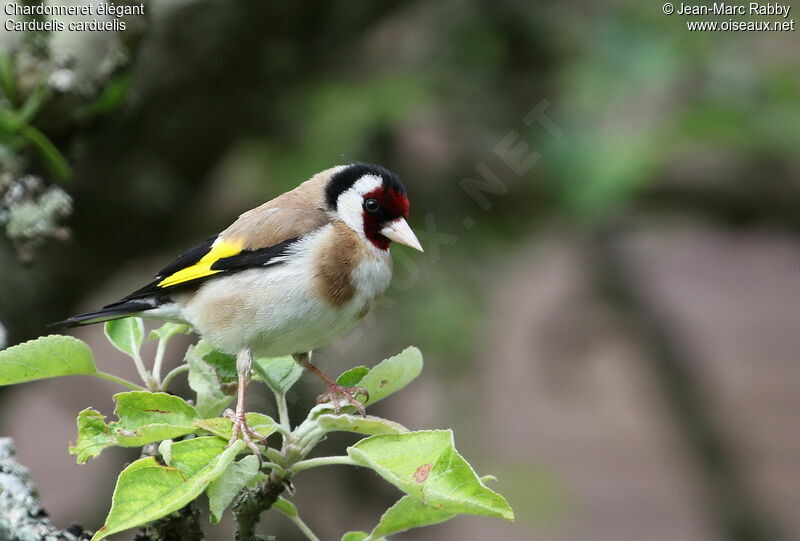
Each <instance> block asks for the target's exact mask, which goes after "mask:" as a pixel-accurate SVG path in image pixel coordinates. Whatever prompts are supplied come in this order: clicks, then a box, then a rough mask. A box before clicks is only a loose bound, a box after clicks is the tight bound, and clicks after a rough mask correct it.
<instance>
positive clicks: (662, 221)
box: [0, 0, 800, 541]
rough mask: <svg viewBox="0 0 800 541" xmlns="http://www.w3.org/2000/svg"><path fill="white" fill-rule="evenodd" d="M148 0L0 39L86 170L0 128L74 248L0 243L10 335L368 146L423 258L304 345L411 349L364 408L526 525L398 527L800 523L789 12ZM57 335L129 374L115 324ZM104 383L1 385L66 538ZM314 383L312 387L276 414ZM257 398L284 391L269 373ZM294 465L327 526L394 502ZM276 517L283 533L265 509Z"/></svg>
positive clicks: (592, 536)
mask: <svg viewBox="0 0 800 541" xmlns="http://www.w3.org/2000/svg"><path fill="white" fill-rule="evenodd" d="M284 4H287V5H284ZM147 9H148V17H147V18H146V20H139V21H129V29H128V31H126V32H125V33H123V34H112V33H98V34H90V33H73V34H70V33H66V32H65V33H60V34H53V35H51V36H47V35H38V36H33V37H30V36H27V37H26V36H21V35H20V34H18V33H11V32H0V47H2V48H3V49H4V50H6V51H10V52H11V53H13V54H16V55H18V60H19V64H20V65H21V66H23V68H24V69H22V73H23V75H25V76H27V79H25V78H24V77H22V79H23V80H22V81H21V83H20V84H21V86H22V88H23V90H24V89H25V88H26V86H25V85H28V86H27V87H28V88H29V87H32V86H33V84H32V83H31V82H30V81H31V80H36V78H37V77H41V76H42V74H45V75H47V76H48V77H49V78H47V79H45V80H46V81H47V84H48V85H49V86H50V87H51V93H50V94H49V95H48V98H47V100H46V101H45V104H44V105H43V106H42V108H41V109H40V110H39V111H38V113H37V114H36V115H35V117H34V118H33V119H32V120H31V122H32V124H33V125H34V126H36V127H37V128H38V129H39V130H41V132H42V133H44V134H46V135H47V137H49V138H50V140H51V141H52V142H53V144H54V146H55V147H56V148H58V149H59V150H60V151H61V152H62V153H63V154H64V156H65V158H66V160H67V161H68V162H69V164H70V166H71V168H72V176H71V180H69V181H66V180H65V181H59V180H58V179H57V178H56V175H55V174H54V173H53V170H54V168H53V164H52V163H50V164H48V160H52V157H48V156H46V155H41V153H40V152H38V151H37V149H36V148H33V147H30V146H28V147H26V146H25V145H15V144H14V143H13V141H14V139H13V136H14V134H13V133H6V134H4V138H3V139H0V168H2V169H1V170H0V175H5V176H4V177H3V176H0V179H2V178H4V179H5V182H6V183H8V182H14V181H15V180H18V179H19V178H21V177H22V176H23V175H26V174H33V175H35V176H37V178H41V179H42V181H43V182H44V183H45V184H46V185H49V184H53V185H55V186H60V187H61V188H62V189H63V190H64V191H65V192H66V193H67V194H69V195H70V196H71V197H72V198H73V202H74V203H73V204H74V210H73V212H72V215H71V216H70V217H69V218H67V219H66V220H63V223H65V224H66V225H68V226H69V227H70V228H71V230H72V234H71V238H70V239H69V240H68V241H66V242H56V241H51V242H46V243H43V244H42V245H41V246H38V247H36V248H37V249H36V250H35V255H34V256H33V257H31V259H32V261H31V262H30V263H29V264H22V263H21V262H20V259H19V257H18V250H19V249H20V247H21V244H24V242H22V241H20V239H19V238H13V236H12V235H9V237H10V238H5V237H4V236H0V323H2V325H3V326H4V327H5V328H6V330H7V331H8V340H9V343H12V344H13V343H16V342H19V341H22V340H26V339H30V338H33V337H36V336H38V335H41V334H45V333H47V332H49V331H48V330H47V328H46V327H45V324H46V323H48V322H50V321H55V320H58V319H62V318H64V317H65V316H68V315H70V314H73V313H76V312H79V311H81V310H84V309H88V308H91V307H93V306H96V305H101V304H104V303H106V302H109V301H111V300H114V299H115V298H117V297H119V296H120V295H122V294H125V293H127V292H129V291H130V290H132V289H134V288H135V287H138V286H139V285H141V284H142V283H143V282H144V281H146V280H147V279H148V278H149V277H150V275H152V274H153V273H154V272H155V271H156V270H157V269H158V268H160V265H161V264H163V263H164V262H166V261H167V260H169V259H171V258H172V257H173V256H175V255H176V254H177V253H179V252H180V251H181V250H183V249H185V248H186V247H187V246H190V245H192V244H193V243H194V242H196V241H199V240H201V239H203V238H206V237H207V236H208V235H209V234H212V233H213V232H215V231H216V230H218V229H219V228H221V227H224V226H225V225H227V224H228V223H229V222H230V221H231V220H232V219H233V218H234V217H235V216H237V215H238V213H240V212H242V211H243V210H245V209H247V208H250V207H252V206H255V205H256V204H258V203H260V202H262V201H264V200H267V199H269V198H271V197H273V196H275V195H277V194H279V193H280V192H282V191H284V190H287V189H290V188H292V187H294V186H295V185H296V184H298V183H299V182H300V181H302V180H304V179H306V178H308V177H309V176H311V175H312V174H313V173H315V172H317V171H318V170H321V169H324V168H327V167H330V166H331V165H334V164H338V163H347V162H351V161H366V162H374V163H380V164H382V165H384V166H386V167H388V168H390V169H392V170H394V171H396V172H397V173H399V174H400V176H401V177H402V178H403V179H404V181H405V184H406V187H407V189H408V191H409V193H410V196H411V200H412V220H411V222H412V226H413V227H414V228H415V229H416V230H417V231H418V232H419V236H420V238H421V240H422V243H423V245H424V246H425V248H426V252H425V253H424V254H417V253H411V251H408V250H405V249H404V248H394V249H393V250H394V254H395V261H396V267H395V268H396V276H395V281H394V283H393V287H392V289H391V290H390V291H389V293H388V294H387V298H386V299H385V301H384V302H383V304H382V305H381V306H380V307H379V308H378V309H377V310H376V311H375V312H373V314H372V315H371V316H370V317H369V318H368V319H367V320H366V321H365V323H364V324H363V325H362V326H361V327H359V328H358V329H357V330H356V331H355V332H354V333H353V334H351V335H350V336H348V337H346V338H344V339H342V340H341V341H339V342H338V343H336V344H334V345H332V346H331V347H329V348H327V349H325V350H322V351H320V352H319V353H318V355H317V357H316V359H317V360H318V361H319V362H320V364H321V365H322V367H323V368H324V369H326V370H329V371H331V372H334V373H335V372H337V371H341V370H344V369H345V368H347V367H349V366H352V365H354V364H362V363H363V364H368V365H369V364H374V363H375V362H377V361H379V360H380V359H382V358H384V357H387V356H389V355H391V354H394V353H396V352H398V351H399V350H400V349H402V348H403V347H405V346H406V345H409V344H414V345H416V346H418V347H419V348H420V349H421V350H422V351H423V353H424V355H425V361H426V365H425V370H424V372H423V375H422V377H420V379H419V380H417V381H416V382H415V383H413V384H412V385H411V386H410V387H409V388H408V389H406V390H404V391H403V392H401V393H399V394H397V395H395V396H394V397H392V398H391V399H389V400H387V401H386V402H385V403H381V404H380V405H379V406H377V407H376V408H375V412H374V413H376V414H378V415H383V416H387V417H390V418H393V419H396V420H397V421H399V422H402V423H404V424H406V425H407V426H409V427H410V428H412V429H422V428H436V427H452V428H454V430H455V433H456V444H457V446H458V448H459V450H460V452H461V453H462V454H463V455H464V456H465V457H467V458H468V459H469V460H470V462H471V463H472V464H473V465H474V466H475V467H476V469H477V470H478V471H479V472H480V473H482V474H485V473H494V474H496V475H497V477H498V478H499V480H498V482H497V483H496V484H495V485H494V488H496V489H497V490H498V491H499V492H501V493H502V494H504V495H506V496H507V497H508V498H509V500H510V502H511V504H512V506H513V507H514V509H515V512H516V515H517V521H516V523H515V524H514V525H508V524H504V523H501V522H500V521H493V520H490V519H483V518H457V519H454V520H453V521H451V522H448V523H445V524H443V525H440V526H434V527H431V528H426V529H421V530H415V531H411V532H408V533H406V534H403V535H401V536H398V537H401V538H404V539H409V540H411V539H415V540H429V539H496V540H527V539H538V540H546V541H584V540H585V541H605V540H607V541H620V540H626V541H627V540H647V541H682V540H687V541H694V540H709V541H717V540H742V541H744V540H754V541H771V540H784V539H785V540H790V539H798V538H800V518H798V514H797V509H798V508H800V431H798V420H800V415H799V414H800V362H798V361H800V358H799V357H800V355H798V351H800V332H798V329H799V328H800V212H798V208H799V203H800V152H798V149H799V148H800V77H799V76H798V74H799V73H800V71H799V69H800V47H798V45H800V40H798V33H797V32H707V33H699V32H689V31H687V30H686V24H685V21H686V19H684V18H681V17H679V16H677V15H673V16H671V17H668V16H665V15H663V13H662V12H661V5H660V4H656V3H652V2H634V1H633V0H620V1H613V2H580V1H568V2H553V1H549V2H548V1H543V2H527V1H523V0H500V1H492V2H489V1H484V0H462V1H458V2H456V1H439V2H423V1H412V2H396V1H389V2H380V3H367V2H357V1H354V0H349V1H336V2H328V3H324V4H322V3H312V2H302V3H299V2H298V3H292V4H291V5H288V3H283V2H273V1H263V0H249V1H241V2H235V3H234V2H222V1H212V0H197V1H194V0H183V1H180V2H178V1H171V2H167V1H164V0H162V1H158V2H156V1H153V2H148V3H147ZM793 15H794V13H790V18H791V17H792V16H793ZM55 72H58V73H60V77H61V79H58V78H56V79H55V80H54V79H53V73H55ZM3 104H4V105H3ZM4 106H5V107H9V108H11V107H12V106H13V103H10V102H9V101H8V100H7V101H6V102H0V107H4ZM0 187H2V181H0ZM51 233H52V232H51ZM56 236H58V235H56ZM23 240H24V239H23ZM22 248H23V251H24V249H26V247H25V246H22ZM23 255H25V254H23ZM76 336H79V337H80V338H82V339H85V340H87V341H88V342H89V343H90V344H91V345H92V347H93V348H94V350H95V354H96V357H97V359H98V364H99V365H100V366H101V367H102V368H103V369H105V370H107V371H110V372H114V373H118V374H125V373H126V372H127V373H128V375H130V376H132V377H133V376H134V374H135V372H134V369H133V367H132V366H129V365H128V364H127V362H126V360H125V358H123V356H122V355H121V354H118V353H116V352H115V351H114V350H112V348H111V347H110V346H109V345H108V344H107V343H106V342H105V340H104V339H103V336H102V328H100V327H94V328H87V329H82V330H80V331H79V332H76ZM184 346H185V344H183V345H180V346H179V345H178V344H173V346H172V348H171V349H172V351H173V353H174V354H175V355H177V354H179V353H180V351H181V350H182V349H183V347H184ZM177 360H178V359H177V358H175V359H173V363H177ZM117 390H118V389H117V388H115V387H114V386H113V385H112V384H110V383H104V382H99V381H94V380H89V379H78V378H69V379H60V380H52V381H45V382H39V383H35V384H29V385H24V386H19V387H15V388H3V389H0V427H2V428H0V433H2V435H8V436H11V437H13V438H14V439H15V441H16V444H17V446H18V449H19V452H20V459H21V461H22V462H24V463H25V464H26V465H28V466H29V467H30V468H31V469H32V472H33V476H34V479H35V481H36V482H37V483H38V486H39V487H40V491H41V494H42V499H43V503H44V505H45V506H46V508H47V509H48V511H49V512H50V513H51V516H52V518H53V520H54V522H55V523H56V524H58V525H59V526H62V527H66V526H67V524H69V523H70V522H72V521H77V522H80V523H81V524H84V525H85V526H86V527H87V528H96V527H99V525H100V524H101V523H102V520H103V517H104V515H105V513H106V511H107V508H108V503H109V501H110V494H111V490H112V488H113V482H114V479H115V477H116V474H117V472H118V471H119V468H120V466H121V464H122V463H123V462H125V461H127V460H130V459H131V458H132V456H133V455H132V454H131V453H128V452H125V451H121V450H108V451H106V452H105V453H104V454H103V455H102V456H101V457H100V458H98V459H97V460H95V461H93V462H92V463H90V464H88V465H86V466H81V467H78V466H75V465H74V461H73V460H72V458H71V457H69V456H67V444H68V442H70V441H74V438H75V428H74V426H75V425H74V420H75V416H76V414H77V412H78V411H80V410H81V409H83V408H85V407H88V406H92V407H95V408H97V409H99V410H101V411H103V412H105V413H107V414H109V415H110V414H111V411H112V409H113V403H112V401H111V398H110V395H111V393H113V392H116V391H117ZM318 392H319V389H318V386H317V385H316V382H314V381H310V380H309V379H307V378H303V380H302V381H301V383H300V384H299V385H298V386H297V387H296V388H295V393H294V395H293V396H292V397H291V400H292V404H291V406H290V407H291V408H292V411H293V412H294V417H295V418H300V415H301V414H303V413H304V412H305V411H306V410H307V408H309V407H310V406H311V404H312V403H313V396H315V395H316V394H317V393H318ZM249 400H250V407H251V408H252V409H260V410H264V411H266V412H268V413H269V412H271V411H272V408H273V406H272V404H271V402H270V401H269V400H268V397H267V396H266V395H265V394H261V395H259V393H258V391H255V386H254V392H252V393H251V394H250V396H249ZM349 441H351V440H350V439H349V438H348V437H346V436H342V437H340V438H331V439H330V440H329V441H328V442H326V444H325V448H326V449H327V450H331V451H335V450H336V449H342V448H343V446H344V445H346V444H347V443H348V442H349ZM296 486H297V494H296V496H295V500H296V502H297V503H298V506H299V507H300V509H301V512H302V513H303V515H304V518H305V519H306V521H307V522H308V523H309V525H310V526H311V527H312V528H313V529H314V530H315V531H316V532H317V533H319V534H320V535H321V537H322V538H323V539H326V540H327V539H338V538H339V536H340V535H341V534H342V533H343V532H345V531H348V530H355V529H366V530H369V529H371V527H372V526H373V525H374V524H375V523H376V522H377V519H378V517H379V516H380V513H381V512H382V511H383V510H384V509H385V508H386V507H387V506H388V505H390V504H391V503H392V502H393V501H395V500H396V499H397V497H398V496H399V493H398V492H397V491H395V490H394V489H393V488H392V487H390V486H388V485H386V484H385V483H383V482H382V481H381V480H380V479H379V478H377V476H375V475H373V474H371V473H368V472H366V471H359V470H355V469H351V468H328V469H325V470H314V471H312V472H309V473H307V474H303V475H302V476H300V477H299V478H298V479H297V480H296ZM230 528H231V524H230V523H229V522H226V523H223V524H222V525H220V526H218V527H211V528H210V530H209V531H210V532H211V534H212V536H216V537H215V538H216V539H228V538H230ZM262 531H263V532H265V533H272V534H275V535H277V536H278V539H299V534H298V533H297V532H296V531H295V530H294V529H293V527H292V525H291V524H288V522H287V521H285V520H284V519H283V518H282V517H280V516H273V514H269V515H266V516H265V517H264V521H263V525H262ZM119 538H120V539H125V538H126V536H124V535H122V536H119Z"/></svg>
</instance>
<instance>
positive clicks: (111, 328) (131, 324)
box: [105, 317, 144, 357]
mask: <svg viewBox="0 0 800 541" xmlns="http://www.w3.org/2000/svg"><path fill="white" fill-rule="evenodd" d="M105 333H106V337H107V338H108V340H109V342H111V343H112V344H113V345H114V347H115V348H117V349H118V350H120V351H121V352H123V353H125V354H127V355H129V356H131V357H138V356H139V349H140V348H141V347H142V341H143V340H144V323H143V322H142V319H141V318H138V317H126V318H123V319H112V320H111V321H107V322H106V325H105Z"/></svg>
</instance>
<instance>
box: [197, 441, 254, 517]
mask: <svg viewBox="0 0 800 541" xmlns="http://www.w3.org/2000/svg"><path fill="white" fill-rule="evenodd" d="M259 466H260V464H259V461H258V457H257V456H255V455H248V456H246V457H244V458H243V459H241V460H240V461H239V462H234V463H232V464H231V465H230V466H228V468H227V469H226V470H225V473H223V474H222V475H220V476H219V477H217V478H216V479H214V480H213V481H212V482H211V484H210V485H208V488H207V489H206V495H207V496H208V506H209V509H210V511H211V522H212V523H214V524H216V523H217V522H219V521H220V518H222V513H223V512H224V511H225V509H227V508H228V506H229V505H230V504H231V502H232V501H233V499H234V498H235V497H236V495H237V494H239V492H241V491H242V489H243V488H244V487H246V486H247V485H248V484H249V483H250V481H252V480H253V478H254V477H255V476H256V475H257V474H258V471H259Z"/></svg>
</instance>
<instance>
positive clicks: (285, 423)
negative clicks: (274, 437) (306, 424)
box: [275, 393, 292, 442]
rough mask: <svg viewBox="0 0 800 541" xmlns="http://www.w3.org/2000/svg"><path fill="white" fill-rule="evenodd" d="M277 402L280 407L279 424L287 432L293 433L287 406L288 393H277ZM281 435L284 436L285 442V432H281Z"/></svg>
mask: <svg viewBox="0 0 800 541" xmlns="http://www.w3.org/2000/svg"><path fill="white" fill-rule="evenodd" d="M275 402H276V403H277V405H278V422H279V423H280V424H281V426H282V427H283V428H284V429H285V430H286V432H291V431H292V424H291V421H290V420H289V407H288V406H287V405H286V393H275ZM281 435H283V436H284V442H285V441H286V436H285V434H284V432H281Z"/></svg>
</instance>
